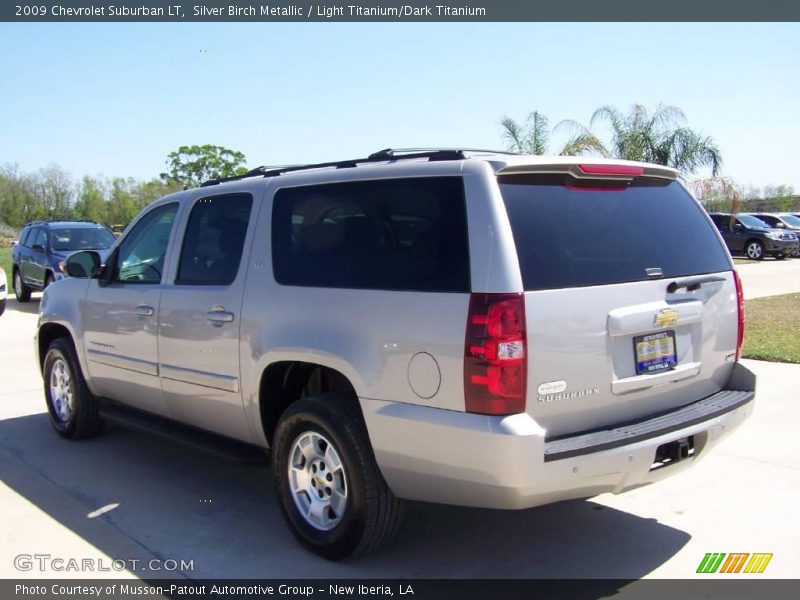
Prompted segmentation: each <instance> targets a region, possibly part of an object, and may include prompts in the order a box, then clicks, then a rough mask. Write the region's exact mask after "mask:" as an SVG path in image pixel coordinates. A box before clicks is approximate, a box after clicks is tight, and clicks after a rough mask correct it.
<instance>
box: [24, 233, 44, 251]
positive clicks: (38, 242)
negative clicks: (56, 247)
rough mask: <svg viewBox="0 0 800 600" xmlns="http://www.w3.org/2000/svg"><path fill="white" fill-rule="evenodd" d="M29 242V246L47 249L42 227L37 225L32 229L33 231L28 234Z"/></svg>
mask: <svg viewBox="0 0 800 600" xmlns="http://www.w3.org/2000/svg"><path fill="white" fill-rule="evenodd" d="M28 243H30V245H31V248H33V247H34V246H41V247H42V248H44V249H45V250H46V249H47V232H46V231H45V230H44V229H43V228H42V227H37V228H36V229H34V230H33V233H32V234H31V235H30V240H29V241H28Z"/></svg>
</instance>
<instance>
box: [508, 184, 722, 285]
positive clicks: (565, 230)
mask: <svg viewBox="0 0 800 600" xmlns="http://www.w3.org/2000/svg"><path fill="white" fill-rule="evenodd" d="M500 191H501V193H502V196H503V200H504V202H505V205H506V211H507V212H508V217H509V220H510V222H511V229H512V231H513V234H514V242H515V243H516V247H517V254H518V256H519V262H520V268H521V271H522V282H523V285H524V287H525V289H526V290H545V289H556V288H569V287H580V286H591V285H604V284H612V283H622V282H626V281H641V280H646V279H647V278H648V277H647V273H646V269H661V271H662V272H663V274H664V277H677V276H685V275H698V274H702V273H715V272H719V271H729V270H730V269H731V265H730V263H729V262H728V257H727V254H726V252H725V250H724V248H723V246H722V244H721V243H720V242H719V240H718V238H717V236H716V234H715V233H714V230H713V228H712V226H711V225H710V224H709V222H708V221H707V220H706V216H705V213H704V212H703V210H702V209H701V208H700V207H699V206H698V205H697V204H696V203H695V202H694V201H693V200H692V198H691V197H690V196H689V194H688V193H687V192H686V191H685V190H684V189H683V188H682V187H681V186H680V184H679V183H678V182H675V181H672V182H652V181H649V180H646V181H645V182H642V183H635V184H633V185H631V186H630V187H628V188H626V189H621V190H616V189H605V190H600V191H598V190H596V189H591V188H589V189H574V188H572V189H571V188H568V187H565V186H564V185H562V184H555V183H553V182H552V181H549V180H548V181H546V182H541V180H537V179H535V178H531V177H504V178H500Z"/></svg>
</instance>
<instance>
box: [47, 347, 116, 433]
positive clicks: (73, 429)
mask: <svg viewBox="0 0 800 600" xmlns="http://www.w3.org/2000/svg"><path fill="white" fill-rule="evenodd" d="M42 372H43V374H44V396H45V400H46V401H47V412H48V413H49V415H50V423H51V425H52V426H53V429H55V430H56V431H57V432H58V433H59V435H61V436H63V437H65V438H68V439H73V440H78V439H81V438H88V437H92V436H94V435H95V434H97V433H98V432H99V431H100V429H101V428H102V421H101V419H100V413H99V407H98V404H97V398H95V397H94V396H93V395H92V393H91V392H90V391H89V387H88V386H87V385H86V380H85V379H84V377H83V373H82V372H81V367H80V364H79V363H78V357H77V356H76V354H75V349H74V347H73V346H72V342H71V341H70V340H68V339H66V338H57V339H55V340H53V342H52V343H51V344H50V346H49V347H48V348H47V354H45V357H44V367H43V368H42Z"/></svg>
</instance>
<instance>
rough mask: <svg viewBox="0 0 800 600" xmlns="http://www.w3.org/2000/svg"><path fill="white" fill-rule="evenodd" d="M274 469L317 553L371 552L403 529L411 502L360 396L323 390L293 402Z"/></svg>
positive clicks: (279, 433)
mask: <svg viewBox="0 0 800 600" xmlns="http://www.w3.org/2000/svg"><path fill="white" fill-rule="evenodd" d="M272 469H273V475H274V478H275V488H276V492H277V496H278V500H279V502H280V505H281V510H282V512H283V516H284V518H285V520H286V522H287V523H288V525H289V527H290V528H291V530H292V533H293V534H294V536H295V537H296V538H297V539H298V540H299V541H300V543H301V544H303V545H304V546H305V547H306V548H307V549H309V550H310V551H312V552H314V553H315V554H319V555H320V556H323V557H325V558H328V559H331V560H338V559H342V558H345V557H347V556H350V555H357V554H363V553H366V552H370V551H373V550H375V549H377V548H378V547H380V546H382V545H383V544H385V543H387V542H389V541H390V540H391V539H392V538H393V537H394V535H395V533H396V532H397V530H398V528H399V525H400V520H401V518H402V514H403V503H402V501H400V500H399V499H398V498H396V497H395V496H394V494H392V492H391V490H389V488H388V486H387V485H386V482H385V481H384V479H383V476H382V475H381V473H380V470H379V469H378V465H377V464H376V462H375V457H374V456H373V453H372V449H371V447H370V444H369V440H368V437H367V431H366V426H365V425H364V422H363V419H362V417H361V414H360V413H359V411H358V409H357V407H356V406H355V401H354V400H349V399H347V398H343V397H341V396H338V395H335V394H318V395H314V396H307V397H305V398H302V399H301V400H298V401H297V402H295V403H294V404H292V405H291V406H289V408H287V409H286V411H285V412H284V413H283V415H282V416H281V419H280V421H279V423H278V427H277V429H276V430H275V436H274V440H273V450H272Z"/></svg>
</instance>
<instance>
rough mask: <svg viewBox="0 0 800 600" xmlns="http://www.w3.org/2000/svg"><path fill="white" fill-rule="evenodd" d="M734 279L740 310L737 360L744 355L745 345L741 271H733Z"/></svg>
mask: <svg viewBox="0 0 800 600" xmlns="http://www.w3.org/2000/svg"><path fill="white" fill-rule="evenodd" d="M733 280H734V282H736V304H737V309H738V312H739V333H738V334H737V337H736V360H739V359H740V358H741V357H742V346H743V345H744V323H745V321H744V292H743V291H742V280H741V279H739V273H738V272H736V271H734V272H733Z"/></svg>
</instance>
